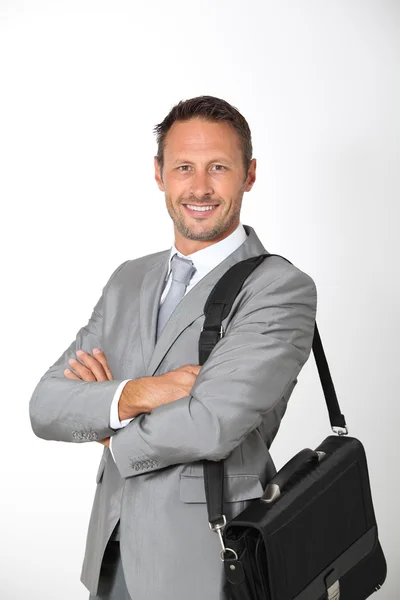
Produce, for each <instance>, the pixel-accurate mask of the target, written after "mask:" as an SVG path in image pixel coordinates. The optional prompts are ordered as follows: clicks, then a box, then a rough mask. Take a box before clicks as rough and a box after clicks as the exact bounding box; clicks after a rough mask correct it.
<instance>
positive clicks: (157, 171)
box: [154, 156, 165, 192]
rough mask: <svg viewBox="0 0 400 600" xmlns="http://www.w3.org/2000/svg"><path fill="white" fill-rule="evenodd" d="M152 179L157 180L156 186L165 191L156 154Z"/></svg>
mask: <svg viewBox="0 0 400 600" xmlns="http://www.w3.org/2000/svg"><path fill="white" fill-rule="evenodd" d="M154 179H155V180H156V182H157V185H158V188H159V189H160V190H161V191H162V192H165V187H164V183H163V180H162V177H161V169H160V164H159V162H158V158H157V156H155V157H154Z"/></svg>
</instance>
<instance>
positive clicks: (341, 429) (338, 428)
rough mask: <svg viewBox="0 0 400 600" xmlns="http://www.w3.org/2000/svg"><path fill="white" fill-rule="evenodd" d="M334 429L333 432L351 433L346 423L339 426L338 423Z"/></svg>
mask: <svg viewBox="0 0 400 600" xmlns="http://www.w3.org/2000/svg"><path fill="white" fill-rule="evenodd" d="M332 431H333V433H337V434H338V435H347V434H348V433H349V432H348V429H347V427H346V425H345V426H344V427H339V426H338V425H333V427H332Z"/></svg>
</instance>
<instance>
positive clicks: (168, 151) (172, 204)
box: [154, 118, 256, 252]
mask: <svg viewBox="0 0 400 600" xmlns="http://www.w3.org/2000/svg"><path fill="white" fill-rule="evenodd" d="M154 163H155V178H156V181H157V183H158V187H159V188H160V190H162V191H164V192H165V200H166V205H167V210H168V213H169V215H170V217H171V219H172V220H173V222H174V228H175V240H176V245H177V246H178V243H179V244H180V245H181V247H182V248H190V249H191V251H192V252H193V251H196V250H198V249H200V248H201V247H204V246H207V245H210V244H209V243H208V244H207V243H206V244H194V245H193V244H189V245H188V243H187V240H196V241H199V242H201V241H203V242H207V241H209V240H213V242H216V241H218V240H219V239H223V238H224V237H226V236H227V235H229V234H230V233H232V231H234V230H235V229H236V227H237V226H238V224H239V221H240V209H241V205H242V198H243V193H244V192H245V191H249V190H250V189H251V188H252V186H253V183H254V181H255V169H256V160H255V159H253V160H252V161H251V164H250V168H249V171H248V174H247V177H245V170H244V165H243V155H242V149H241V146H240V139H239V136H238V134H237V133H236V131H235V130H234V129H233V127H231V125H229V124H228V123H224V122H221V123H214V122H210V121H204V120H201V119H198V118H196V119H191V120H189V121H177V122H175V123H174V124H173V125H172V127H171V129H170V130H169V132H168V134H167V136H166V140H165V146H164V168H163V173H162V178H161V173H160V169H159V165H158V161H157V159H156V158H155V160H154ZM190 207H192V208H190ZM210 207H211V208H210ZM196 208H201V209H203V210H201V211H199V210H197V211H196ZM204 208H206V210H204ZM213 242H212V243H213ZM178 249H179V248H178Z"/></svg>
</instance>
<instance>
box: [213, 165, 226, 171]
mask: <svg viewBox="0 0 400 600" xmlns="http://www.w3.org/2000/svg"><path fill="white" fill-rule="evenodd" d="M213 167H218V168H217V171H222V170H224V169H225V168H226V167H224V165H213Z"/></svg>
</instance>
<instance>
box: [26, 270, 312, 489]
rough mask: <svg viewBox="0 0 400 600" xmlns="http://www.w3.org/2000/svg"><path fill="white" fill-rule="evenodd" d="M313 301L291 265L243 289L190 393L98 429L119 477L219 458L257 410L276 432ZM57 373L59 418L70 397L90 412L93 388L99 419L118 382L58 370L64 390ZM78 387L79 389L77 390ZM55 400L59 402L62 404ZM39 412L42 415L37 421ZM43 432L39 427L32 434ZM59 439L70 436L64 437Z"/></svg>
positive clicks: (256, 418)
mask: <svg viewBox="0 0 400 600" xmlns="http://www.w3.org/2000/svg"><path fill="white" fill-rule="evenodd" d="M316 307H317V293H316V288H315V284H314V281H313V280H312V279H311V277H309V276H308V275H307V274H305V273H303V272H302V271H300V270H296V269H291V268H289V269H287V270H286V271H285V272H284V273H283V274H282V275H281V276H279V277H278V278H277V279H275V280H274V281H272V282H271V283H270V284H269V285H268V286H267V287H265V288H263V289H260V290H258V291H256V292H255V293H253V294H250V295H249V297H247V299H246V301H244V302H243V304H242V305H241V306H240V310H238V311H237V313H236V314H235V315H234V316H233V317H232V319H231V321H230V322H229V325H228V327H227V330H226V334H225V336H224V337H223V338H222V339H221V340H220V341H219V342H218V344H217V345H216V347H215V348H214V349H213V351H212V353H211V355H210V357H209V358H208V360H207V361H206V363H205V364H204V365H203V366H202V367H201V369H200V371H199V373H198V376H197V378H196V380H195V382H194V385H193V387H192V388H191V390H190V393H188V394H186V395H184V396H183V397H181V398H179V399H177V400H176V401H173V402H169V403H166V404H162V405H160V406H156V407H155V408H154V409H153V410H152V411H151V412H150V413H146V412H144V413H141V414H138V415H137V417H136V418H135V419H134V420H133V421H131V422H130V423H129V424H128V425H126V426H125V427H124V428H122V429H119V430H118V431H117V432H115V431H114V430H109V429H107V428H106V427H103V428H102V429H101V428H99V433H100V434H103V433H104V435H101V436H100V435H99V437H98V438H97V439H104V438H107V437H109V436H110V435H113V442H112V447H113V455H114V457H115V461H116V464H117V467H118V469H119V472H120V474H121V476H122V477H131V476H136V475H138V474H141V473H143V472H147V471H153V470H157V469H161V468H164V467H168V466H170V465H173V464H181V463H185V462H192V461H197V460H202V459H209V460H220V459H223V458H225V457H226V456H228V455H229V454H230V453H231V452H232V450H233V449H234V448H235V447H236V446H238V445H239V444H240V443H241V442H242V441H243V440H244V439H245V437H246V436H247V435H248V434H249V433H250V432H251V431H253V430H254V429H255V428H256V427H258V426H259V425H260V423H261V421H262V420H263V419H264V422H265V416H267V419H266V422H267V423H268V424H270V427H271V431H272V430H276V428H277V424H278V426H279V422H280V419H281V418H282V415H283V413H284V410H285V406H284V404H285V402H286V401H285V398H284V396H285V392H286V391H288V390H289V389H290V388H291V386H293V382H294V380H295V379H296V377H297V376H298V374H299V372H300V370H301V368H302V367H303V365H304V363H305V362H306V361H307V359H308V356H309V354H310V351H311V346H312V340H313V335H314V327H315V315H316ZM81 342H84V343H83V344H82V343H81V344H80V347H82V345H83V346H84V347H85V349H86V351H87V353H90V350H92V349H93V348H94V347H101V340H100V338H99V337H97V338H96V339H95V340H94V339H93V338H91V337H90V335H89V337H86V338H84V339H81ZM93 342H95V343H93ZM71 350H72V348H71ZM74 352H75V349H74ZM67 357H68V358H71V357H73V356H72V354H71V355H66V356H65V357H64V361H63V364H62V367H63V369H64V368H65V366H66V362H67V360H66V359H67ZM60 367H61V363H60V366H59V369H60ZM60 375H61V371H60V370H59V371H58V376H57V377H56V378H54V379H53V382H52V385H53V386H54V389H58V391H59V394H60V391H61V394H60V395H57V398H61V399H60V400H59V399H57V400H55V402H56V404H57V410H58V411H59V412H60V413H61V415H60V416H62V417H63V418H64V421H68V422H70V421H71V419H72V420H73V419H76V414H74V412H73V411H74V409H75V407H76V406H77V400H76V396H78V397H80V398H81V400H82V402H84V400H85V397H86V398H87V397H89V403H90V406H91V408H92V410H93V411H95V402H94V400H93V402H92V400H91V397H92V394H93V398H95V397H96V396H99V395H100V414H102V413H101V411H102V410H103V408H105V407H106V410H104V413H103V414H102V416H101V417H96V418H97V419H100V421H101V422H103V423H104V421H105V420H106V417H105V415H106V414H107V411H108V412H109V409H110V403H111V398H112V395H113V392H114V391H115V388H116V386H118V385H119V382H114V381H110V380H108V381H100V382H82V381H72V380H68V379H67V378H66V377H65V375H64V373H63V371H62V377H63V379H64V381H65V382H66V383H67V384H68V386H71V387H68V389H66V388H63V385H62V384H61V381H60ZM127 385H128V384H127ZM83 386H86V390H87V394H85V393H83V389H84V387H83ZM112 386H114V387H112ZM73 388H75V390H74V389H73ZM92 389H93V392H92ZM74 391H75V392H76V393H75V395H74V393H73V392H74ZM40 394H41V390H40V389H39V390H38V391H37V395H36V398H37V400H36V402H35V403H34V404H33V407H32V409H33V410H34V409H35V408H36V410H37V409H38V406H39V405H40ZM74 398H75V399H74ZM105 398H108V401H107V402H106V400H105ZM121 398H122V396H121ZM38 400H39V402H38ZM63 404H64V405H65V404H67V407H65V408H64V409H62V405H63ZM49 410H50V412H51V409H49ZM81 410H82V408H81ZM39 413H40V414H41V411H39ZM39 413H37V414H39ZM40 414H39V417H40ZM45 418H46V416H45V415H42V416H41V417H40V418H39V419H38V420H40V421H43V420H44V419H45ZM43 432H44V433H46V431H43V430H42V431H41V432H39V433H43ZM41 437H46V436H45V435H41ZM46 439H54V438H51V437H46ZM56 439H60V438H56ZM67 441H73V440H71V439H70V437H69V439H68V440H67Z"/></svg>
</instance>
